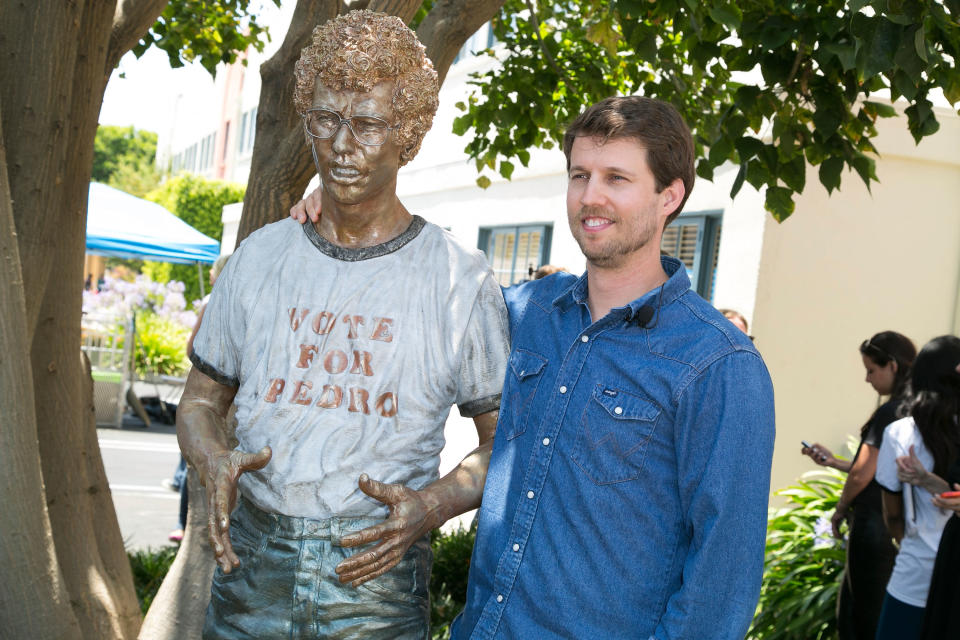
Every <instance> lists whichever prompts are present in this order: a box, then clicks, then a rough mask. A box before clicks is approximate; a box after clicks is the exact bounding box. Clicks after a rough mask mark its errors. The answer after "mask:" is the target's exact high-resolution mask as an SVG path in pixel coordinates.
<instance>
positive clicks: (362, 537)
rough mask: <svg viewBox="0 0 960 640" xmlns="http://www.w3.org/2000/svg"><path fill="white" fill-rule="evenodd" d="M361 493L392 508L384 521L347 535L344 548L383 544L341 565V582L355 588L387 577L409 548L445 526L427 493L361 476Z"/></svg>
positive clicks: (337, 570)
mask: <svg viewBox="0 0 960 640" xmlns="http://www.w3.org/2000/svg"><path fill="white" fill-rule="evenodd" d="M358 484H359V486H360V490H361V491H363V492H364V493H365V494H367V495H368V496H370V497H371V498H374V499H376V500H379V501H380V502H382V503H384V504H385V505H387V506H388V507H389V508H390V515H389V516H387V519H386V520H384V521H383V522H381V523H379V524H376V525H374V526H372V527H367V528H366V529H362V530H360V531H357V532H355V533H351V534H350V535H347V536H344V537H343V540H342V542H341V544H342V545H343V546H344V547H357V546H360V545H364V544H369V543H371V542H377V541H378V540H379V541H380V544H378V545H376V546H375V547H373V548H372V549H368V550H366V551H363V552H362V553H358V554H356V555H354V556H351V557H349V558H347V559H346V560H344V561H343V562H341V563H340V564H338V565H337V568H336V572H337V575H338V576H339V577H340V582H342V583H348V582H349V583H350V584H351V585H353V586H354V587H356V586H359V585H361V584H363V583H364V582H366V581H367V580H372V579H373V578H376V577H378V576H381V575H383V574H384V573H386V572H387V571H389V570H390V569H392V568H393V567H395V566H396V565H397V563H398V562H400V560H402V559H403V556H404V554H405V553H406V552H407V549H409V548H410V546H411V545H413V543H414V542H416V541H417V540H419V539H420V538H422V537H423V536H424V535H426V534H427V533H428V532H430V531H431V530H432V529H435V528H437V527H439V526H440V525H441V524H443V522H444V519H443V517H442V516H440V515H439V514H438V510H437V506H438V505H431V504H428V501H427V499H426V498H425V495H424V494H423V492H420V491H416V490H414V489H410V488H409V487H405V486H403V485H402V484H385V483H383V482H377V481H376V480H373V479H371V478H370V477H369V476H368V475H367V474H363V475H361V476H360V481H359V483H358Z"/></svg>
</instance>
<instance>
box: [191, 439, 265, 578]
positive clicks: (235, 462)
mask: <svg viewBox="0 0 960 640" xmlns="http://www.w3.org/2000/svg"><path fill="white" fill-rule="evenodd" d="M271 455H272V453H271V451H270V447H264V448H263V449H261V450H260V451H258V452H257V453H245V452H243V451H220V452H217V453H213V454H211V455H209V456H208V457H207V459H206V461H205V463H204V465H203V466H204V467H205V468H203V469H198V470H197V471H198V472H199V474H198V475H199V476H200V480H201V482H202V483H203V485H204V486H205V487H206V489H207V535H208V536H209V538H210V546H211V547H213V553H214V555H215V556H216V559H217V564H219V565H220V568H221V569H223V572H224V573H230V571H231V570H232V569H233V568H234V567H236V566H239V565H240V558H238V557H237V554H235V553H234V552H233V545H232V544H231V543H230V513H231V512H232V511H233V508H234V507H235V506H236V504H237V481H238V480H239V479H240V474H241V473H244V472H245V471H253V470H256V469H262V468H263V467H265V466H266V464H267V463H268V462H269V461H270V456H271Z"/></svg>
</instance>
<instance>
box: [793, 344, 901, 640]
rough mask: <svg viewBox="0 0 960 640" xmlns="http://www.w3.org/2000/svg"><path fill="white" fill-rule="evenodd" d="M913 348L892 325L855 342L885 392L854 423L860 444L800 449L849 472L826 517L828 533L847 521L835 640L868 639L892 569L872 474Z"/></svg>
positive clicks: (871, 376) (823, 463)
mask: <svg viewBox="0 0 960 640" xmlns="http://www.w3.org/2000/svg"><path fill="white" fill-rule="evenodd" d="M916 355H917V348H916V347H915V346H914V345H913V342H911V341H910V338H908V337H906V336H904V335H902V334H899V333H897V332H896V331H882V332H880V333H878V334H876V335H875V336H873V337H871V338H870V339H869V340H864V341H863V342H862V343H861V344H860V357H861V359H862V360H863V366H864V368H865V369H866V372H867V375H866V381H867V382H868V383H870V385H871V386H872V387H873V388H874V389H875V390H876V392H877V393H878V394H879V396H881V397H883V396H889V398H888V400H887V401H886V402H884V403H883V404H881V405H880V406H879V407H877V409H876V410H875V411H874V412H873V414H872V415H871V416H870V419H869V420H867V422H866V424H864V425H863V427H862V428H861V429H860V446H859V447H857V452H856V454H855V455H854V456H853V460H852V461H849V460H840V459H839V458H836V457H835V456H834V455H833V453H831V451H830V450H829V449H827V448H826V447H824V446H823V445H822V444H819V443H817V444H813V445H811V446H810V447H804V448H803V449H802V452H803V453H804V454H805V455H808V456H810V457H811V458H812V459H813V461H814V462H816V463H817V464H819V465H821V466H824V467H833V468H834V469H839V470H840V471H846V472H848V473H849V475H848V476H847V481H846V483H845V484H844V485H843V493H841V495H840V500H839V501H838V502H837V508H836V510H835V511H834V513H833V517H832V518H831V524H832V525H833V535H834V536H836V537H837V538H839V537H841V533H840V525H841V523H842V522H843V521H844V520H847V521H848V522H849V525H850V532H849V541H848V543H847V562H846V566H845V567H844V572H843V580H842V583H841V587H840V592H839V594H838V595H837V627H838V633H839V636H840V640H854V639H856V640H864V639H866V640H872V638H873V637H874V635H875V634H876V629H877V620H878V619H879V618H880V607H881V605H882V604H883V594H884V587H886V584H887V580H888V579H889V578H890V572H891V571H893V562H894V559H895V558H896V555H897V550H896V548H895V547H894V546H893V543H892V542H891V541H890V536H889V535H887V530H886V527H885V526H884V524H883V513H882V509H881V498H880V495H881V491H880V485H879V484H877V482H876V480H874V474H875V473H876V469H877V455H878V453H879V451H880V444H881V442H882V441H883V431H884V429H885V428H886V427H887V425H888V424H890V423H891V422H893V421H894V420H896V411H897V407H898V406H899V404H900V402H901V401H902V399H903V393H904V391H905V389H906V386H907V380H908V379H909V376H910V368H911V365H912V364H913V359H914V358H915V357H916Z"/></svg>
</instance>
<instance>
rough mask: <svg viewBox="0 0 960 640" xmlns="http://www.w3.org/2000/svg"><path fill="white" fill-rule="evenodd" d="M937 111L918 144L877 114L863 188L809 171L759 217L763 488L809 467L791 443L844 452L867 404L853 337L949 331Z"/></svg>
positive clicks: (952, 301)
mask: <svg viewBox="0 0 960 640" xmlns="http://www.w3.org/2000/svg"><path fill="white" fill-rule="evenodd" d="M937 115H938V119H939V120H940V122H941V130H940V132H939V133H937V134H936V135H935V136H934V137H932V138H928V139H925V140H924V141H923V142H921V143H920V144H919V145H916V144H915V143H914V141H913V139H912V138H911V137H910V136H909V133H908V132H907V127H906V122H905V120H904V119H900V118H898V119H896V120H881V121H879V122H878V131H879V134H880V135H879V137H878V138H877V140H876V146H877V148H878V149H879V151H880V158H879V160H878V162H877V175H878V176H879V178H880V182H879V183H874V184H873V186H872V193H870V192H868V191H867V189H866V187H865V186H864V185H863V183H862V182H861V181H860V178H859V176H857V175H856V174H855V173H852V172H848V173H846V174H845V175H844V176H843V185H842V188H841V191H839V192H836V191H835V192H834V193H833V195H832V196H828V195H827V193H826V190H825V189H824V188H823V187H822V186H820V184H819V180H818V178H817V173H816V168H810V169H808V173H807V188H806V190H805V192H804V194H803V195H802V196H800V197H799V198H797V207H796V212H795V213H794V214H793V215H792V216H791V217H790V218H788V219H787V220H786V221H785V222H783V223H782V224H777V223H776V222H774V221H772V220H770V219H769V218H768V219H767V220H768V221H767V223H766V225H765V226H764V229H763V245H762V247H763V249H762V253H763V255H762V260H761V264H760V279H759V282H758V287H757V302H756V310H755V318H756V330H755V331H754V333H755V335H756V336H757V346H758V348H759V349H760V351H761V353H762V354H763V356H764V359H765V360H766V362H767V366H768V367H769V368H770V372H771V375H772V377H773V382H774V388H775V393H776V406H777V432H778V435H777V444H776V452H775V455H774V467H773V487H774V488H781V487H783V486H786V485H787V484H789V483H791V482H793V481H794V479H796V478H797V477H798V476H799V475H800V474H801V473H803V472H805V471H809V470H811V469H812V468H813V467H814V465H813V464H812V463H811V462H810V460H809V459H808V458H805V457H803V456H801V455H800V440H801V439H805V440H808V441H811V442H814V441H819V442H821V443H823V444H825V445H827V446H828V447H830V448H831V449H833V451H834V452H836V453H842V454H844V455H846V453H847V452H846V442H847V439H848V438H849V437H850V436H853V435H857V434H859V429H860V427H861V426H862V425H863V424H864V422H866V420H867V418H868V417H869V415H870V412H871V411H872V410H873V408H874V407H875V406H876V402H877V396H876V393H875V392H874V391H873V389H872V388H870V386H869V385H868V384H866V383H865V382H864V368H863V364H862V362H861V359H860V354H859V351H858V347H859V345H860V343H861V342H862V341H863V340H865V339H866V338H869V337H870V336H871V335H873V334H874V333H877V332H879V331H883V330H888V329H889V330H894V331H899V332H900V333H903V334H905V335H907V336H908V337H910V338H911V339H912V340H913V341H914V342H915V344H916V345H917V348H918V349H919V348H920V347H921V346H922V345H923V344H924V343H925V342H926V341H928V340H929V339H930V338H933V337H935V336H937V335H942V334H946V333H954V334H956V333H958V331H960V326H958V318H957V294H958V286H960V280H958V278H960V155H958V154H957V149H958V148H960V119H958V117H957V114H956V113H955V112H952V111H948V110H939V111H938V113H937ZM745 453H746V454H747V455H748V452H745Z"/></svg>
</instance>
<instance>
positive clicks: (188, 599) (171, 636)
mask: <svg viewBox="0 0 960 640" xmlns="http://www.w3.org/2000/svg"><path fill="white" fill-rule="evenodd" d="M187 489H188V491H189V492H190V500H189V506H190V508H189V509H188V510H187V528H186V530H185V531H184V536H183V542H181V543H180V550H179V551H178V552H177V557H176V559H175V560H174V561H173V564H172V565H171V566H170V571H169V572H167V577H166V578H164V580H163V584H162V585H160V590H159V591H158V592H157V595H156V597H155V598H154V600H153V604H152V605H150V610H149V611H148V612H147V617H146V618H144V620H143V626H142V627H141V628H140V636H139V638H140V640H180V639H181V638H199V637H200V632H201V631H202V630H203V621H204V617H205V614H206V611H207V605H208V604H209V603H210V582H211V580H213V572H214V570H215V569H216V567H217V565H216V562H215V561H214V559H213V550H212V549H211V548H210V541H209V538H208V537H207V509H206V506H205V504H204V501H205V497H204V488H203V487H202V486H200V480H199V479H198V478H197V472H196V471H195V470H194V469H193V467H190V470H189V471H188V472H187Z"/></svg>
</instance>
